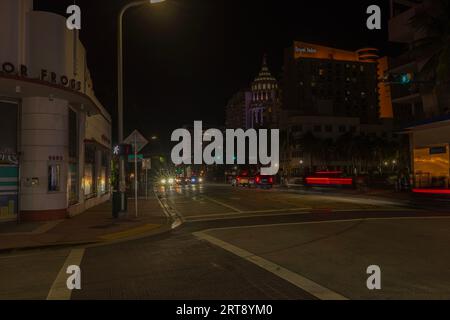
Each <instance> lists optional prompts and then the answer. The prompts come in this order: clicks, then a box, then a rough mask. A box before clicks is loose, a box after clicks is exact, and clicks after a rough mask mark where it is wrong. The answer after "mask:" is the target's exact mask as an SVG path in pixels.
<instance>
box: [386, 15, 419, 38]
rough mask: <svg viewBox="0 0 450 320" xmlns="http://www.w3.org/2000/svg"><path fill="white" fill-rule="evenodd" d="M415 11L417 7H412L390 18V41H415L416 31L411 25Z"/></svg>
mask: <svg viewBox="0 0 450 320" xmlns="http://www.w3.org/2000/svg"><path fill="white" fill-rule="evenodd" d="M415 13H416V7H411V8H410V9H408V10H406V11H404V12H402V13H400V14H399V15H396V16H394V17H392V18H391V19H390V20H389V41H392V42H400V43H411V42H413V41H414V35H415V31H414V30H413V28H412V27H411V26H410V21H411V18H412V17H414V15H415Z"/></svg>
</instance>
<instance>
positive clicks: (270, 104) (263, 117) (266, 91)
mask: <svg viewBox="0 0 450 320" xmlns="http://www.w3.org/2000/svg"><path fill="white" fill-rule="evenodd" d="M251 93H252V101H251V104H250V108H249V114H248V119H249V123H248V125H249V127H251V128H256V129H257V128H263V127H264V128H268V127H271V126H273V125H275V122H276V113H277V110H278V108H279V103H280V98H279V89H278V81H277V79H275V77H273V76H272V74H271V73H270V71H269V68H268V67H267V55H264V57H263V62H262V67H261V71H260V72H259V74H258V76H257V77H256V78H255V80H254V81H253V83H252V85H251Z"/></svg>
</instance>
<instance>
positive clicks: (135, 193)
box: [134, 134, 138, 218]
mask: <svg viewBox="0 0 450 320" xmlns="http://www.w3.org/2000/svg"><path fill="white" fill-rule="evenodd" d="M137 179H138V175H137V134H135V135H134V205H135V208H136V218H137V217H138V181H137Z"/></svg>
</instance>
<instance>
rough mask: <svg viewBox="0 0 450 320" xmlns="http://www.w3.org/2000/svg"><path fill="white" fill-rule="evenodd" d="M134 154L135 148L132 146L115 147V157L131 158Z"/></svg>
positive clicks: (121, 145) (120, 145)
mask: <svg viewBox="0 0 450 320" xmlns="http://www.w3.org/2000/svg"><path fill="white" fill-rule="evenodd" d="M131 154H133V147H132V145H131V144H119V145H118V146H115V147H114V155H116V156H125V157H127V156H129V155H131Z"/></svg>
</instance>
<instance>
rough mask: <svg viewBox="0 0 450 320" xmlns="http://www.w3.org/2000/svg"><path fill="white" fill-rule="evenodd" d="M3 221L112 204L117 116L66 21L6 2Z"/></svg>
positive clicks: (0, 147) (2, 34)
mask: <svg viewBox="0 0 450 320" xmlns="http://www.w3.org/2000/svg"><path fill="white" fill-rule="evenodd" d="M0 26H1V28H0V46H1V47H2V50H1V51H0V220H11V219H17V218H19V220H20V221H40V220H52V219H61V218H65V217H68V216H70V215H75V214H78V213H80V212H83V211H84V210H86V209H87V208H89V207H92V206H94V205H96V204H99V203H101V202H103V201H106V200H108V199H109V191H110V190H109V170H110V168H109V167H110V151H111V149H112V148H111V117H110V115H109V114H108V112H106V110H105V109H104V108H103V106H102V105H101V103H100V102H99V101H98V100H97V99H96V97H95V94H94V91H93V84H92V81H91V77H90V74H89V70H88V68H87V62H86V52H85V49H84V47H83V45H82V44H81V42H80V41H79V40H78V34H77V33H76V32H74V31H69V30H68V29H67V28H66V18H65V17H62V16H59V15H56V14H53V13H49V12H38V11H33V1H31V0H2V1H1V2H0Z"/></svg>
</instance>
